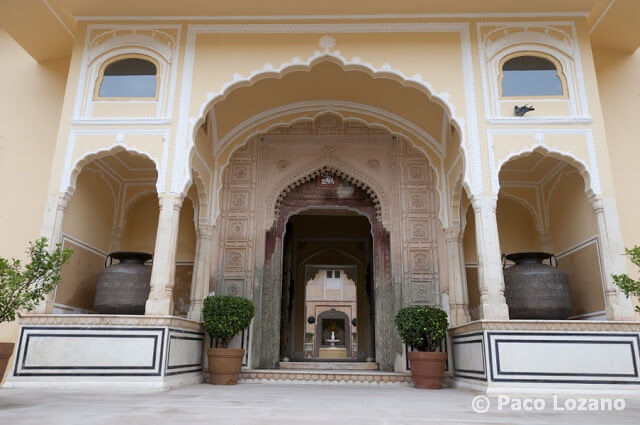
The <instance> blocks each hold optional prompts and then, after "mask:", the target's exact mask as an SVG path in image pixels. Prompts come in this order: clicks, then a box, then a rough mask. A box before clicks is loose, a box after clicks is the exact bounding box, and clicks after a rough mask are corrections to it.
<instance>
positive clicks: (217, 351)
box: [202, 295, 255, 385]
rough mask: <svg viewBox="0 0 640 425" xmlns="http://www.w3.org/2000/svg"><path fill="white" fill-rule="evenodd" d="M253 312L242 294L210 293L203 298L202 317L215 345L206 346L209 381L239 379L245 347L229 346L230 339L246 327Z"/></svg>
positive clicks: (224, 383) (231, 382) (233, 382)
mask: <svg viewBox="0 0 640 425" xmlns="http://www.w3.org/2000/svg"><path fill="white" fill-rule="evenodd" d="M254 314H255V308H254V307H253V303H252V302H251V301H249V300H248V299H246V298H243V297H232V296H228V295H210V296H208V297H207V298H205V300H204V304H203V306H202V318H203V321H204V327H205V329H206V330H207V333H208V334H209V336H210V337H211V341H212V343H213V344H214V348H209V349H208V350H207V356H208V358H209V382H210V383H212V384H217V385H233V384H235V383H236V382H238V375H239V373H240V367H241V366H242V358H243V357H244V350H243V349H242V348H237V349H236V348H229V342H230V341H231V339H232V338H233V337H234V336H235V335H236V334H237V333H239V332H241V331H243V330H244V329H246V328H248V327H249V324H251V319H253V315H254Z"/></svg>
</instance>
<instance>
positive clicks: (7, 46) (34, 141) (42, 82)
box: [0, 29, 69, 257]
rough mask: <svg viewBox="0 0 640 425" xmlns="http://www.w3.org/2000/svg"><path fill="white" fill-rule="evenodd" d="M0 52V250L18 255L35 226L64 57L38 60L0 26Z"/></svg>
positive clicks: (44, 191) (65, 65) (63, 75)
mask: <svg viewBox="0 0 640 425" xmlns="http://www.w3.org/2000/svg"><path fill="white" fill-rule="evenodd" d="M0 58H2V66H0V93H1V96H2V100H1V101H0V193H2V196H3V199H4V200H5V201H3V202H2V208H1V209H0V234H2V237H1V238H0V256H13V257H23V256H24V250H25V248H26V246H27V242H28V241H30V240H33V239H35V238H37V237H38V235H39V232H40V225H41V223H42V214H43V211H44V204H45V201H46V199H47V187H48V183H49V171H50V169H51V157H52V155H53V150H54V148H55V143H56V135H57V132H58V122H59V120H60V110H61V108H62V97H63V95H64V89H65V84H66V76H67V71H68V68H69V59H68V58H67V59H60V60H55V61H50V62H44V63H37V62H36V61H34V60H33V59H32V58H31V57H30V56H29V55H28V54H27V53H26V52H25V51H24V50H22V48H21V47H20V46H19V45H18V44H17V43H16V42H15V41H14V40H13V39H12V38H11V37H9V35H8V34H7V33H6V32H5V31H4V30H2V29H0ZM10 99H11V100H16V99H19V100H20V101H19V102H15V101H7V100H10ZM26 158H28V164H27V163H26V162H25V159H26ZM7 201H9V202H7Z"/></svg>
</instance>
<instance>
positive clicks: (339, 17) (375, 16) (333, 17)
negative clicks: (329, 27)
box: [76, 11, 589, 22]
mask: <svg viewBox="0 0 640 425" xmlns="http://www.w3.org/2000/svg"><path fill="white" fill-rule="evenodd" d="M588 16H589V12H584V11H567V12H558V11H549V12H520V13H516V12H504V13H482V12H477V13H356V14H330V15H327V14H311V15H157V16H130V15H125V16H120V15H112V16H101V15H98V16H91V15H80V16H77V17H76V19H77V20H78V21H96V22H99V21H310V20H323V21H345V20H368V19H370V20H381V19H382V20H384V19H463V18H586V17H588Z"/></svg>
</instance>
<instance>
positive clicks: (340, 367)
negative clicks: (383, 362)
mask: <svg viewBox="0 0 640 425" xmlns="http://www.w3.org/2000/svg"><path fill="white" fill-rule="evenodd" d="M280 369H281V370H282V369H284V370H291V369H293V370H336V371H347V370H378V363H374V362H329V361H319V362H316V361H305V362H280Z"/></svg>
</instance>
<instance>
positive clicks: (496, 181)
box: [491, 143, 599, 197]
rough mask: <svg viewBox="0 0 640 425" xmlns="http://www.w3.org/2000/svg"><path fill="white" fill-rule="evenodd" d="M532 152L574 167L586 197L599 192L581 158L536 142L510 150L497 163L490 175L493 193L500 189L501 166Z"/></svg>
mask: <svg viewBox="0 0 640 425" xmlns="http://www.w3.org/2000/svg"><path fill="white" fill-rule="evenodd" d="M533 152H537V153H540V154H542V155H545V156H550V157H552V158H556V159H558V160H560V161H563V162H565V163H567V164H569V165H571V166H573V167H574V168H576V169H577V170H578V172H579V173H580V175H581V176H582V178H583V180H584V191H585V192H586V194H587V197H590V196H592V195H594V194H598V193H599V190H597V188H595V187H593V185H592V181H593V179H592V177H591V174H592V172H591V169H590V168H589V166H588V165H587V164H586V163H585V162H584V161H583V160H581V159H580V158H578V157H577V156H575V155H573V154H572V153H570V152H565V151H561V150H559V149H555V148H551V147H549V146H547V145H545V144H544V143H536V144H535V145H533V146H529V147H527V148H524V149H521V150H520V151H517V152H512V153H510V154H509V155H507V156H506V157H505V158H504V159H502V160H501V161H500V162H499V163H498V164H497V167H496V168H495V169H494V170H493V173H494V175H493V176H491V181H492V184H493V187H494V190H495V193H498V192H499V191H500V178H499V175H500V170H501V169H502V166H503V165H504V164H506V163H507V162H509V161H511V160H513V159H518V158H521V157H524V156H527V155H529V154H531V153H533Z"/></svg>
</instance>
